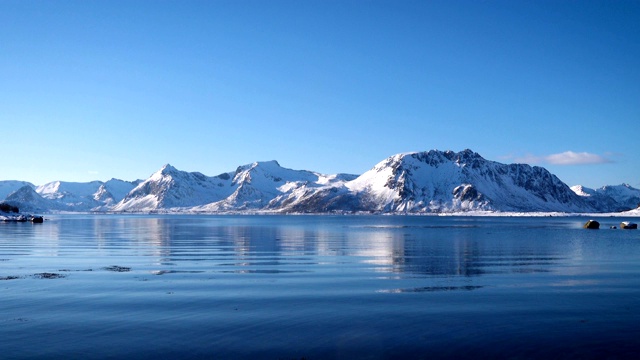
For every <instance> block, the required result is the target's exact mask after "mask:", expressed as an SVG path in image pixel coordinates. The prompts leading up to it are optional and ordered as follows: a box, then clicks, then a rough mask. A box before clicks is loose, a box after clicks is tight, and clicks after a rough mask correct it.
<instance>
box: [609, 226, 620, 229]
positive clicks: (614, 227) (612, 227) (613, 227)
mask: <svg viewBox="0 0 640 360" xmlns="http://www.w3.org/2000/svg"><path fill="white" fill-rule="evenodd" d="M617 228H618V227H617V226H615V225H611V227H610V228H609V229H617Z"/></svg>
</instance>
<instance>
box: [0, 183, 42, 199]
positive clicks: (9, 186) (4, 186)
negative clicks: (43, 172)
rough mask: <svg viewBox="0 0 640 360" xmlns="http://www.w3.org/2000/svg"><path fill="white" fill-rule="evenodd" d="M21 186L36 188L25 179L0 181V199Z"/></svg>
mask: <svg viewBox="0 0 640 360" xmlns="http://www.w3.org/2000/svg"><path fill="white" fill-rule="evenodd" d="M23 186H28V187H30V188H32V189H35V188H36V187H35V186H34V185H33V184H32V183H30V182H26V181H17V180H4V181H0V199H4V198H6V197H7V196H9V194H11V193H12V192H14V191H16V190H18V189H20V188H21V187H23Z"/></svg>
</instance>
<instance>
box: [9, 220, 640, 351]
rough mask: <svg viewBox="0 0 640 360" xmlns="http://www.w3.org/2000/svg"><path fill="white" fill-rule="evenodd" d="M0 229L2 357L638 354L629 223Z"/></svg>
mask: <svg viewBox="0 0 640 360" xmlns="http://www.w3.org/2000/svg"><path fill="white" fill-rule="evenodd" d="M46 218H47V219H48V220H47V221H46V222H45V223H44V224H30V223H19V224H16V223H0V296H1V297H0V358H2V359H12V358H18V359H22V358H37V359H42V358H77V359H80V358H82V359H90V358H100V359H102V358H156V359H159V358H166V359H175V358H212V359H242V358H245V359H247V358H251V359H301V358H305V359H336V358H337V359H352V358H366V359H395V358H409V359H412V358H425V359H432V358H461V357H463V358H543V357H545V358H580V359H583V358H598V359H599V358H637V356H638V355H639V354H640V315H639V314H640V232H638V231H637V230H635V231H634V230H610V229H608V227H609V226H610V225H618V224H619V222H620V221H621V220H628V219H616V218H603V219H599V220H600V222H601V224H602V227H603V229H601V230H585V229H582V228H581V226H582V224H584V222H585V221H586V220H587V219H585V218H572V217H559V218H556V217H554V218H551V217H542V218H508V217H500V218H485V217H419V216H188V215H180V216H177V215H165V216H162V215H153V216H152V215H149V216H142V215H97V216H94V215H52V216H47V217H46Z"/></svg>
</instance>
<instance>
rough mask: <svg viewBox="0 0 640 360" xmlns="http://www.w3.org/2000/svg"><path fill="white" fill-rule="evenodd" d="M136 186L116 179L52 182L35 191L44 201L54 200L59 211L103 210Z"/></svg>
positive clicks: (134, 183)
mask: <svg viewBox="0 0 640 360" xmlns="http://www.w3.org/2000/svg"><path fill="white" fill-rule="evenodd" d="M137 184H138V182H129V181H123V180H117V179H111V180H109V181H107V182H102V181H91V182H86V183H78V182H66V181H54V182H50V183H47V184H44V185H40V186H38V187H36V189H35V191H36V193H38V194H39V195H40V196H42V197H43V198H44V199H48V200H54V201H55V203H57V204H58V205H59V206H58V208H61V209H65V210H69V211H74V210H75V211H89V210H105V209H109V208H110V207H111V206H112V205H114V204H116V203H118V202H119V201H121V200H122V199H123V198H124V197H125V196H126V195H127V194H128V193H129V191H131V190H132V189H133V188H134V187H135V186H136V185H137Z"/></svg>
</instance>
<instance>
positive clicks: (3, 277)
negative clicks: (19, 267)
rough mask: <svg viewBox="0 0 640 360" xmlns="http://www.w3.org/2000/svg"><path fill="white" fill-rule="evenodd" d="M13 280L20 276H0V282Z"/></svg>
mask: <svg viewBox="0 0 640 360" xmlns="http://www.w3.org/2000/svg"><path fill="white" fill-rule="evenodd" d="M15 279H20V276H13V275H9V276H0V280H15Z"/></svg>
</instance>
